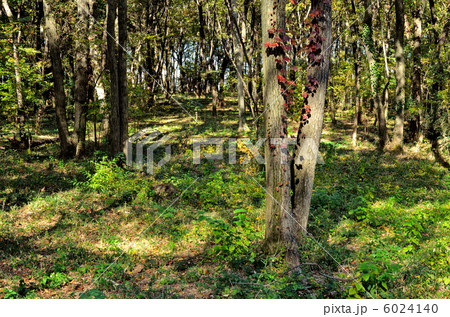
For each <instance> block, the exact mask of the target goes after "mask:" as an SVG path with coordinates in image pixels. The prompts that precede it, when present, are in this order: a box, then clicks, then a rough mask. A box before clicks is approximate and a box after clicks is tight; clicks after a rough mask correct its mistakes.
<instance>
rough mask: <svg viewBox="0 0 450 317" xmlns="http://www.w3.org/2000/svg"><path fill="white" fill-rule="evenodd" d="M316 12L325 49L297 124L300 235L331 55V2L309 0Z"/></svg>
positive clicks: (296, 195) (314, 68) (310, 75)
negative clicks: (302, 118) (305, 116)
mask: <svg viewBox="0 0 450 317" xmlns="http://www.w3.org/2000/svg"><path fill="white" fill-rule="evenodd" d="M316 9H318V10H320V11H321V12H323V15H324V20H323V22H322V23H321V25H320V36H321V37H323V38H324V41H323V43H322V48H324V49H323V50H322V51H321V54H322V57H323V60H322V61H321V62H320V63H319V64H318V63H315V64H313V66H312V67H311V68H310V69H309V70H308V72H307V75H308V78H311V79H314V80H316V81H317V89H316V91H315V93H311V92H309V93H308V96H307V105H309V106H310V109H311V113H310V116H309V118H308V119H307V120H306V121H303V122H302V123H300V127H299V131H298V136H297V146H296V150H295V156H294V175H295V180H294V182H293V187H294V198H293V214H294V218H295V222H296V225H297V226H296V229H297V230H298V232H299V233H302V234H306V232H307V224H308V217H309V212H310V206H311V197H312V190H313V184H314V175H315V167H316V161H317V154H318V149H319V146H320V137H321V133H322V126H323V113H324V104H325V98H326V92H327V84H328V76H329V70H330V55H331V53H330V49H329V47H330V46H331V1H324V0H313V1H311V11H312V12H314V10H316ZM326 48H328V49H326ZM311 81H312V80H310V83H311ZM305 154H306V155H305Z"/></svg>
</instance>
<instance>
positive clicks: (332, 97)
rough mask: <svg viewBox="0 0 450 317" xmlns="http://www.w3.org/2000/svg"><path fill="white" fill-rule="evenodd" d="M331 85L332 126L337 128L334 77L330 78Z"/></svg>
mask: <svg viewBox="0 0 450 317" xmlns="http://www.w3.org/2000/svg"><path fill="white" fill-rule="evenodd" d="M329 85H330V87H331V89H330V97H329V99H328V100H329V102H330V112H331V125H332V126H336V105H335V103H334V91H333V76H330V80H329Z"/></svg>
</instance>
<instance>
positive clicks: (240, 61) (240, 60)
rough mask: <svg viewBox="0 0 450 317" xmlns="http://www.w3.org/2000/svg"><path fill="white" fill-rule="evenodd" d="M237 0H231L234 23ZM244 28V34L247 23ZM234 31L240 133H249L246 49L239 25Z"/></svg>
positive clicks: (234, 27)
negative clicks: (244, 68)
mask: <svg viewBox="0 0 450 317" xmlns="http://www.w3.org/2000/svg"><path fill="white" fill-rule="evenodd" d="M236 10H237V9H236V0H231V13H232V15H233V16H232V17H230V18H231V19H234V21H236V22H237V21H239V19H238V16H237V12H236ZM242 27H243V30H242V32H243V33H244V32H245V23H242V24H241V28H242ZM233 29H234V32H233V33H234V37H233V46H234V60H235V64H236V72H237V73H238V84H237V91H238V109H239V131H248V126H247V123H246V122H245V99H244V78H243V76H244V72H243V67H244V55H243V50H244V49H245V48H244V47H242V45H241V42H240V35H239V32H240V30H239V28H238V27H237V23H234V24H233Z"/></svg>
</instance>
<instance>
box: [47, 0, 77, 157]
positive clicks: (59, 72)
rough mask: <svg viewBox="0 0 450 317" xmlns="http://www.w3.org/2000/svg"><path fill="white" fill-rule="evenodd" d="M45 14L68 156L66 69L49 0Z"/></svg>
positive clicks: (64, 151) (61, 135) (59, 118)
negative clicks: (63, 64)
mask: <svg viewBox="0 0 450 317" xmlns="http://www.w3.org/2000/svg"><path fill="white" fill-rule="evenodd" d="M43 5H44V15H45V30H46V33H47V40H48V51H49V55H50V60H51V64H52V73H53V89H54V94H55V96H54V97H55V111H56V123H57V126H58V134H59V140H60V142H61V155H62V156H63V157H68V156H69V155H70V154H71V150H72V149H71V148H72V147H71V144H70V139H69V129H68V126H67V118H66V93H65V91H64V69H63V66H62V61H61V52H60V48H59V37H58V35H57V32H56V23H55V19H54V18H53V16H52V13H51V11H50V7H49V5H48V1H47V0H44V1H43Z"/></svg>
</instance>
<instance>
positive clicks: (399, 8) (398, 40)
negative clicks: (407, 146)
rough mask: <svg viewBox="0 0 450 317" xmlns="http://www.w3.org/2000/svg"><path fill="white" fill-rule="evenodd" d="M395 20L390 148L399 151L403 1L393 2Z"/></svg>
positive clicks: (401, 99)
mask: <svg viewBox="0 0 450 317" xmlns="http://www.w3.org/2000/svg"><path fill="white" fill-rule="evenodd" d="M395 18H396V22H395V62H396V69H395V80H396V82H397V86H396V88H395V105H396V116H395V127H394V137H393V140H392V148H393V149H400V150H401V149H402V148H403V130H404V129H403V126H404V123H403V120H404V119H403V118H404V113H405V51H404V37H405V9H404V5H403V0H395Z"/></svg>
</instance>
